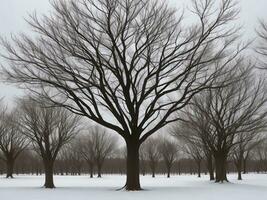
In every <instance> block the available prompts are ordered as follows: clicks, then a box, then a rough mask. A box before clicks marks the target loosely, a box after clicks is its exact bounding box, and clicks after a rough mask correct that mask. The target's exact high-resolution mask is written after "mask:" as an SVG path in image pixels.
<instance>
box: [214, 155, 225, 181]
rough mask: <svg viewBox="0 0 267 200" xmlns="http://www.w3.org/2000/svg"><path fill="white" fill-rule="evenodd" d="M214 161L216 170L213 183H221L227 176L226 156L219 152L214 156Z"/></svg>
mask: <svg viewBox="0 0 267 200" xmlns="http://www.w3.org/2000/svg"><path fill="white" fill-rule="evenodd" d="M214 159H215V168H216V179H215V182H216V183H218V182H221V183H223V182H224V181H227V182H228V180H227V175H226V166H227V154H226V153H223V152H219V153H216V154H214Z"/></svg>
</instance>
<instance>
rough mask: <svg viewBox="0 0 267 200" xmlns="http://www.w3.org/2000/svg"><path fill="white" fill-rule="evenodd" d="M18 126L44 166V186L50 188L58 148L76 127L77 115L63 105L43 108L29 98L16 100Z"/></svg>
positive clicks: (65, 141) (77, 128)
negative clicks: (17, 103)
mask: <svg viewBox="0 0 267 200" xmlns="http://www.w3.org/2000/svg"><path fill="white" fill-rule="evenodd" d="M19 106H20V109H21V113H22V114H21V119H20V126H21V127H22V128H23V134H24V135H25V136H26V137H27V138H28V139H29V140H30V141H31V144H32V147H33V149H34V150H35V151H36V152H37V153H38V155H39V156H40V157H41V158H42V161H43V165H44V168H45V184H44V187H45V188H54V187H55V186H54V182H53V167H54V162H55V160H56V158H57V155H58V153H59V151H60V149H61V148H62V147H63V146H64V145H66V144H67V143H68V142H69V141H70V140H71V139H73V137H74V136H75V135H76V134H77V131H78V130H79V120H80V118H79V117H77V116H74V115H73V114H71V113H69V112H68V111H67V110H65V109H63V108H54V107H46V104H45V102H43V104H42V105H40V104H39V103H36V102H35V101H34V100H31V99H23V100H21V101H19Z"/></svg>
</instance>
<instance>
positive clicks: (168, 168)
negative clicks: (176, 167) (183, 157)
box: [167, 165, 171, 178]
mask: <svg viewBox="0 0 267 200" xmlns="http://www.w3.org/2000/svg"><path fill="white" fill-rule="evenodd" d="M170 174H171V166H170V165H169V166H167V178H170Z"/></svg>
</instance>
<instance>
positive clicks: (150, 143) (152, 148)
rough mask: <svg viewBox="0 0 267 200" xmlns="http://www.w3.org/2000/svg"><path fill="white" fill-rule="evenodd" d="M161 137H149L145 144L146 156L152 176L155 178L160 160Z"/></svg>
mask: <svg viewBox="0 0 267 200" xmlns="http://www.w3.org/2000/svg"><path fill="white" fill-rule="evenodd" d="M159 144H160V139H159V138H149V139H148V140H147V141H146V142H145V143H144V144H143V145H144V151H145V157H146V160H147V162H148V165H149V167H150V170H151V173H152V177H153V178H155V172H156V169H157V166H158V163H159V161H160V157H161V155H160V152H159Z"/></svg>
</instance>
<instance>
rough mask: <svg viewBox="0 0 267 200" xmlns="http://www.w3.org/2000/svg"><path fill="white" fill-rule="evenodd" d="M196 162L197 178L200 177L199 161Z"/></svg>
mask: <svg viewBox="0 0 267 200" xmlns="http://www.w3.org/2000/svg"><path fill="white" fill-rule="evenodd" d="M196 162H197V177H198V178H200V177H201V160H198V161H196Z"/></svg>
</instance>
